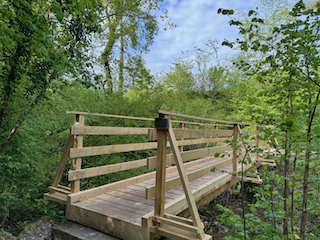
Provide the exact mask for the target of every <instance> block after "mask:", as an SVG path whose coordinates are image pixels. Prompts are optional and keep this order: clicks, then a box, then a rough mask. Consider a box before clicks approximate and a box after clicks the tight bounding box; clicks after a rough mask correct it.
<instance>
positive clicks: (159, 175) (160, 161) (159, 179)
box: [154, 115, 167, 217]
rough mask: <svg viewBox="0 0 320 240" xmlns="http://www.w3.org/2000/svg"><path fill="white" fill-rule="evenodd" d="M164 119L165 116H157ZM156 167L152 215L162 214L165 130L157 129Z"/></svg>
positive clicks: (165, 148)
mask: <svg viewBox="0 0 320 240" xmlns="http://www.w3.org/2000/svg"><path fill="white" fill-rule="evenodd" d="M159 117H160V118H162V119H165V116H161V115H160V116H159ZM157 136H158V146H157V167H156V187H155V188H156V194H155V200H154V215H155V216H160V217H163V216H164V201H165V181H166V155H167V130H166V129H157Z"/></svg>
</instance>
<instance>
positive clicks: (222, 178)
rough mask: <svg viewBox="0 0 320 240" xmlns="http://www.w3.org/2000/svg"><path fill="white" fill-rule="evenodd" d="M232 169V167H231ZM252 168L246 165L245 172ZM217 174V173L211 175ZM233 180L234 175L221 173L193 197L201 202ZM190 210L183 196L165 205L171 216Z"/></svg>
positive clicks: (196, 191) (198, 189)
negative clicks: (204, 197) (203, 197)
mask: <svg viewBox="0 0 320 240" xmlns="http://www.w3.org/2000/svg"><path fill="white" fill-rule="evenodd" d="M230 167H232V166H231V165H230ZM251 167H252V164H247V165H244V166H243V168H244V171H247V170H249V169H250V168H251ZM237 171H241V165H240V164H239V165H238V168H237ZM211 174H216V173H211ZM231 180H232V175H231V174H230V173H221V174H219V175H218V176H217V177H214V178H213V179H212V180H209V181H206V182H205V183H204V184H202V185H201V186H199V187H197V188H196V189H194V190H193V191H192V194H193V197H194V199H195V200H196V201H199V200H200V199H201V198H202V196H205V195H206V194H208V193H209V192H211V191H214V190H217V189H219V188H220V187H222V186H223V185H225V184H226V183H228V182H230V181H231ZM186 208H188V204H187V200H186V199H185V197H184V196H181V197H179V198H177V199H175V200H173V201H171V202H169V203H167V204H166V205H165V212H166V213H169V214H174V215H177V214H179V213H180V212H182V211H183V210H185V209H186Z"/></svg>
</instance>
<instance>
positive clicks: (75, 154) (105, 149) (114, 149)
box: [69, 138, 228, 158]
mask: <svg viewBox="0 0 320 240" xmlns="http://www.w3.org/2000/svg"><path fill="white" fill-rule="evenodd" d="M227 139H228V138H219V140H220V141H226V140H227ZM214 141H216V140H215V139H209V138H208V139H192V140H183V141H178V142H177V143H178V145H180V146H181V145H194V144H201V143H207V142H214ZM168 147H170V144H168ZM156 148H157V143H156V142H150V143H132V144H120V145H108V146H98V147H84V148H71V149H70V152H69V157H70V158H80V157H89V156H96V155H103V154H109V153H119V152H131V151H138V150H147V149H156Z"/></svg>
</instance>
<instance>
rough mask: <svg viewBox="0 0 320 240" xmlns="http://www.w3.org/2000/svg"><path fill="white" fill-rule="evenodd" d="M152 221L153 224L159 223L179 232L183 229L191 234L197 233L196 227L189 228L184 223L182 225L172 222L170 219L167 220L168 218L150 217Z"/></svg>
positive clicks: (189, 226)
mask: <svg viewBox="0 0 320 240" xmlns="http://www.w3.org/2000/svg"><path fill="white" fill-rule="evenodd" d="M152 220H153V221H154V222H157V223H159V224H160V225H169V226H172V227H176V228H178V229H179V230H180V229H183V230H186V231H190V232H191V233H194V234H195V235H197V234H198V233H199V230H198V227H194V226H191V225H189V224H185V223H182V222H178V221H174V220H171V219H168V218H164V217H158V216H154V217H152Z"/></svg>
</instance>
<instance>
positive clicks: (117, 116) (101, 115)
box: [66, 111, 233, 127]
mask: <svg viewBox="0 0 320 240" xmlns="http://www.w3.org/2000/svg"><path fill="white" fill-rule="evenodd" d="M66 113H67V114H79V115H89V116H97V117H111V118H125V119H132V120H144V121H154V118H143V117H133V116H122V115H114V114H104V113H89V112H78V111H66ZM171 122H176V123H185V124H194V125H200V126H222V127H233V126H232V125H224V124H208V123H199V122H188V121H179V120H171Z"/></svg>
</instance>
